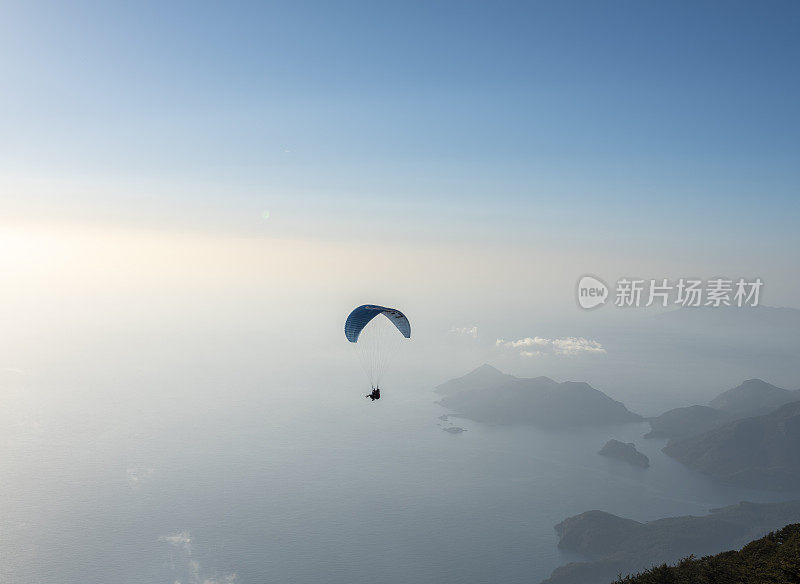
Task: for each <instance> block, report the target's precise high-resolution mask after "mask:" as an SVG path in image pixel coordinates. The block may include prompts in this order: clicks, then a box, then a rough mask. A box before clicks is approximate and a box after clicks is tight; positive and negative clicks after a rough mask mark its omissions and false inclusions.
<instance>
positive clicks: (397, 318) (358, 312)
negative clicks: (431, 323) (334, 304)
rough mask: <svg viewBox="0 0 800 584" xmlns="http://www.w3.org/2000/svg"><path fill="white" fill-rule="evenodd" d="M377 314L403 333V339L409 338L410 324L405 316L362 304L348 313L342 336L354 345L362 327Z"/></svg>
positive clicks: (394, 310) (395, 311)
mask: <svg viewBox="0 0 800 584" xmlns="http://www.w3.org/2000/svg"><path fill="white" fill-rule="evenodd" d="M379 314H383V315H385V316H386V318H388V319H389V321H390V322H391V323H392V324H394V326H396V327H397V330H399V331H400V332H401V333H403V336H404V337H405V338H407V339H410V338H411V323H410V322H408V319H407V318H406V315H405V314H403V313H402V312H400V311H399V310H397V309H396V308H386V307H385V306H376V305H374V304H363V305H361V306H359V307H358V308H356V309H354V310H353V312H351V313H350V316H348V317H347V321H346V322H345V323H344V336H345V337H347V340H348V341H350V342H351V343H355V342H356V341H358V337H359V335H360V334H361V331H362V330H364V327H365V326H367V324H369V321H371V320H372V319H373V318H375V317H376V316H378V315H379Z"/></svg>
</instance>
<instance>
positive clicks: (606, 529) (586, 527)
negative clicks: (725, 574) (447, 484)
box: [542, 501, 800, 584]
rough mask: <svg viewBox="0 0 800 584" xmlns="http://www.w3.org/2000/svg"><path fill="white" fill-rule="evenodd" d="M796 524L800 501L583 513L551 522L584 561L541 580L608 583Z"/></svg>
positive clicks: (568, 547) (551, 583)
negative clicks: (702, 510)
mask: <svg viewBox="0 0 800 584" xmlns="http://www.w3.org/2000/svg"><path fill="white" fill-rule="evenodd" d="M798 522H800V501H789V502H786V503H770V504H757V503H747V502H742V503H739V504H738V505H731V506H729V507H723V508H721V509H714V510H712V511H711V513H710V514H709V515H705V516H702V517H695V516H683V517H668V518H665V519H657V520H655V521H649V522H646V523H641V522H639V521H634V520H632V519H625V518H623V517H618V516H616V515H612V514H610V513H605V512H603V511H587V512H586V513H581V514H580V515H575V516H574V517H570V518H568V519H565V520H564V521H562V522H561V523H559V524H558V525H556V526H555V530H556V533H557V535H558V537H559V544H558V545H559V547H560V548H561V549H564V550H568V551H571V552H575V553H578V554H581V555H583V556H584V557H586V558H587V561H585V562H572V563H569V564H566V565H564V566H561V567H559V568H556V569H555V570H554V571H553V573H552V574H551V575H550V578H548V579H546V580H544V581H543V583H542V584H608V582H611V581H612V580H614V579H615V578H617V577H618V576H619V575H620V574H631V573H635V572H639V571H642V570H646V569H648V568H650V567H652V566H655V565H659V564H662V563H665V562H677V561H679V560H680V559H682V558H685V557H687V556H690V555H695V556H705V555H709V554H716V553H719V552H721V551H725V550H731V549H738V548H741V547H742V546H744V545H745V544H747V543H748V542H750V541H752V540H753V539H755V538H757V537H760V536H762V535H763V534H764V533H768V532H770V531H773V530H776V529H780V528H781V527H783V526H785V525H787V524H789V523H798ZM646 582H648V584H649V583H650V582H658V581H657V580H651V581H646ZM678 582H680V581H678Z"/></svg>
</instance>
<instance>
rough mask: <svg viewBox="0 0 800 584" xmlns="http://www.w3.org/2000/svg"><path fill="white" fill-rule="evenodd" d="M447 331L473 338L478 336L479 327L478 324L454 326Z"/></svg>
mask: <svg viewBox="0 0 800 584" xmlns="http://www.w3.org/2000/svg"><path fill="white" fill-rule="evenodd" d="M447 332H448V333H450V334H454V335H466V336H468V337H472V338H473V339H477V338H478V327H476V326H462V327H453V328H451V329H450V330H449V331H447Z"/></svg>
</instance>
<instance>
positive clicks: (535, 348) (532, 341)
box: [495, 337, 606, 358]
mask: <svg viewBox="0 0 800 584" xmlns="http://www.w3.org/2000/svg"><path fill="white" fill-rule="evenodd" d="M495 346H497V347H503V348H507V349H518V350H519V355H520V356H521V357H528V358H531V357H542V356H544V355H559V356H575V355H581V354H584V353H588V354H605V353H606V349H605V347H603V345H601V344H600V343H598V342H597V341H593V340H591V339H587V338H585V337H564V338H562V339H546V338H544V337H525V338H524V339H517V340H516V341H506V340H505V339H497V341H495Z"/></svg>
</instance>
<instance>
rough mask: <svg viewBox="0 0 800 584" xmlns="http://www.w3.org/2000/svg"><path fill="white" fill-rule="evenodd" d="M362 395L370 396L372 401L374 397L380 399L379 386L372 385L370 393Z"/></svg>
mask: <svg viewBox="0 0 800 584" xmlns="http://www.w3.org/2000/svg"><path fill="white" fill-rule="evenodd" d="M364 397H368V398H370V399H371V400H372V401H375V400H376V399H381V388H380V387H373V388H372V393H370V394H368V395H365V396H364Z"/></svg>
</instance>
